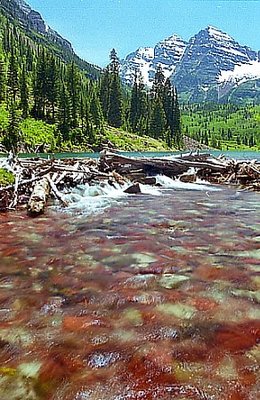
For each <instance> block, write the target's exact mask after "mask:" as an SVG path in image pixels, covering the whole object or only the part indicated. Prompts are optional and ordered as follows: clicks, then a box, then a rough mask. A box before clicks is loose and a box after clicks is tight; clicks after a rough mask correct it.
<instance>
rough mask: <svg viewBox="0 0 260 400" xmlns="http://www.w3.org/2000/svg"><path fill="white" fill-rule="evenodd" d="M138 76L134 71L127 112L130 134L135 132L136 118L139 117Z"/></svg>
mask: <svg viewBox="0 0 260 400" xmlns="http://www.w3.org/2000/svg"><path fill="white" fill-rule="evenodd" d="M138 94H139V93H138V75H137V70H135V76H134V84H133V87H132V91H131V100H130V110H129V124H130V128H131V131H132V132H136V131H137V124H138V116H139V106H140V104H139V96H138Z"/></svg>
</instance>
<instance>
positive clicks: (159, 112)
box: [149, 97, 166, 139]
mask: <svg viewBox="0 0 260 400" xmlns="http://www.w3.org/2000/svg"><path fill="white" fill-rule="evenodd" d="M165 128H166V118H165V113H164V109H163V104H162V101H161V99H160V98H159V97H157V98H156V99H155V100H154V101H153V106H152V112H151V117H150V123H149V133H150V135H151V136H152V137H154V138H155V139H159V138H163V137H164V134H165Z"/></svg>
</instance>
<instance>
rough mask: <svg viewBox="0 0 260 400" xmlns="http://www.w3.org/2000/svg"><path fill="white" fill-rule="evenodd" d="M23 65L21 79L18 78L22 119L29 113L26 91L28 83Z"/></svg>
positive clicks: (27, 92) (27, 91)
mask: <svg viewBox="0 0 260 400" xmlns="http://www.w3.org/2000/svg"><path fill="white" fill-rule="evenodd" d="M25 68H26V67H25V64H23V65H22V71H21V77H20V85H21V89H20V91H21V101H20V107H21V110H22V117H23V118H27V117H28V113H29V90H28V82H27V75H26V69H25Z"/></svg>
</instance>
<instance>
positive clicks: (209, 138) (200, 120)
mask: <svg viewBox="0 0 260 400" xmlns="http://www.w3.org/2000/svg"><path fill="white" fill-rule="evenodd" d="M182 129H183V133H184V135H187V136H189V137H191V138H193V139H194V140H196V141H198V142H200V143H202V144H205V145H207V146H209V147H211V148H216V149H220V150H232V149H241V150H242V149H250V150H259V149H260V106H259V105H255V106H254V105H250V104H248V105H244V106H238V105H234V104H211V103H207V104H200V105H199V104H193V105H185V106H182Z"/></svg>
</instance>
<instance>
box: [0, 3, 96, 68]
mask: <svg viewBox="0 0 260 400" xmlns="http://www.w3.org/2000/svg"><path fill="white" fill-rule="evenodd" d="M0 11H2V12H3V13H4V15H5V16H7V17H8V19H9V20H11V21H16V22H18V23H19V25H20V26H21V27H22V28H23V29H24V30H25V31H26V33H27V34H29V35H31V36H32V37H33V39H34V40H37V41H38V42H44V43H49V44H53V45H54V47H53V51H55V48H56V49H57V50H56V54H57V55H58V56H60V57H61V58H62V59H63V60H64V61H66V62H69V61H72V60H74V61H75V62H76V64H77V65H78V66H79V67H80V68H81V69H82V70H85V71H86V73H88V74H89V75H92V76H96V75H99V73H100V69H99V68H98V67H96V66H94V65H92V64H90V63H88V62H86V61H84V60H82V59H81V58H80V57H78V56H77V55H76V54H75V52H74V50H73V47H72V45H71V43H70V42H69V41H68V40H67V39H64V38H63V37H62V36H61V35H60V34H59V33H58V32H56V31H55V30H54V29H52V28H51V27H50V26H49V25H48V24H47V23H46V22H45V21H44V19H43V18H42V16H41V14H40V13H39V12H38V11H35V10H33V9H32V8H31V7H30V5H29V4H28V3H26V1H24V0H1V2H0ZM35 33H36V34H37V35H38V36H37V35H35Z"/></svg>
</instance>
